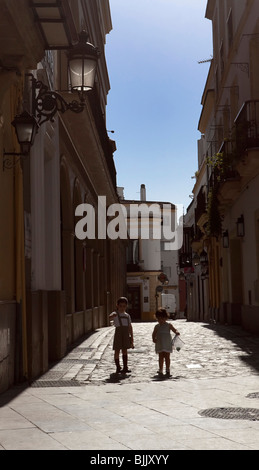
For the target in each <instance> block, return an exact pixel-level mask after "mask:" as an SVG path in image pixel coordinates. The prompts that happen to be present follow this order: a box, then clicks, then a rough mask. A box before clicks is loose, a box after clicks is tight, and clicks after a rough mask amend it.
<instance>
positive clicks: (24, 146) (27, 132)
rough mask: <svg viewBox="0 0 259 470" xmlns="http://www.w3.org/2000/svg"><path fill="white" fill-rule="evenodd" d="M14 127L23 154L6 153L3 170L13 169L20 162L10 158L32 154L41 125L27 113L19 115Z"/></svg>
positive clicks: (14, 121) (15, 119) (13, 124)
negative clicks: (31, 150)
mask: <svg viewBox="0 0 259 470" xmlns="http://www.w3.org/2000/svg"><path fill="white" fill-rule="evenodd" d="M12 126H14V128H15V132H16V136H17V140H18V142H19V144H20V147H21V152H20V153H15V152H10V153H8V152H4V158H3V169H7V168H9V169H10V168H13V167H14V165H16V163H18V162H19V159H17V160H15V161H12V160H11V159H10V158H9V156H11V155H12V156H19V157H26V156H27V155H28V154H29V153H30V149H31V146H32V145H33V142H34V139H35V135H36V133H37V132H38V128H39V124H38V123H37V121H36V119H35V118H34V116H32V115H31V114H29V113H28V112H27V111H24V112H23V113H22V114H19V115H17V116H16V117H15V118H14V120H13V122H12Z"/></svg>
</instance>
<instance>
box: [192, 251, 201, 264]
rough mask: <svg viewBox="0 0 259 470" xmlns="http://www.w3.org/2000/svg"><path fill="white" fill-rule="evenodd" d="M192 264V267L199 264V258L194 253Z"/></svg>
mask: <svg viewBox="0 0 259 470" xmlns="http://www.w3.org/2000/svg"><path fill="white" fill-rule="evenodd" d="M192 263H193V265H194V266H198V265H199V264H200V257H199V255H198V253H195V254H194V255H193V257H192Z"/></svg>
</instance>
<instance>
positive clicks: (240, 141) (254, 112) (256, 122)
mask: <svg viewBox="0 0 259 470" xmlns="http://www.w3.org/2000/svg"><path fill="white" fill-rule="evenodd" d="M235 128H236V151H237V156H238V157H239V158H242V157H243V155H244V153H246V151H247V150H249V149H254V148H259V100H252V101H246V102H245V103H244V104H243V106H242V108H241V110H240V111H239V113H238V115H237V117H236V119H235Z"/></svg>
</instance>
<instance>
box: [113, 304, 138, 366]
mask: <svg viewBox="0 0 259 470" xmlns="http://www.w3.org/2000/svg"><path fill="white" fill-rule="evenodd" d="M127 306H128V300H127V299H126V297H120V298H119V299H118V301H117V311H115V312H112V313H111V314H110V317H109V318H110V320H113V323H114V326H115V333H114V340H113V350H114V361H115V364H116V372H117V373H119V372H122V373H123V374H125V373H127V372H131V371H130V370H129V369H128V349H130V348H134V344H133V328H132V324H131V317H130V315H129V314H128V313H127V312H126V308H127ZM120 351H122V361H123V369H122V370H121V367H120Z"/></svg>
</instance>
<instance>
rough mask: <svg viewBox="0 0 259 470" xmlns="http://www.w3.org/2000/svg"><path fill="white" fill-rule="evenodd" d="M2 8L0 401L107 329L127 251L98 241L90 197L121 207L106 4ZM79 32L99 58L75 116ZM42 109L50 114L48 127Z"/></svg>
mask: <svg viewBox="0 0 259 470" xmlns="http://www.w3.org/2000/svg"><path fill="white" fill-rule="evenodd" d="M17 3H19V9H18V8H17ZM0 7H1V11H2V13H1V32H0V85H1V86H0V148H1V158H2V165H1V171H0V187H1V198H0V199H1V201H0V224H1V232H0V237H1V238H0V239H1V244H0V338H1V341H0V391H3V390H5V389H6V388H8V387H9V386H11V385H12V384H14V383H16V382H19V381H22V380H33V378H35V377H37V376H39V375H40V374H42V373H43V372H45V371H46V370H48V368H49V366H50V364H51V363H52V362H53V361H56V360H58V359H60V358H61V357H63V356H64V355H65V353H66V351H67V350H68V349H69V348H70V347H71V345H72V344H73V343H75V341H77V340H78V339H79V338H81V337H82V336H83V335H85V334H86V333H88V332H90V331H92V330H94V329H96V328H98V327H102V326H106V325H107V324H108V315H109V313H110V311H112V310H113V309H114V305H115V304H116V299H117V297H119V296H120V295H123V294H125V293H126V263H125V262H124V260H125V250H126V246H125V241H124V240H110V239H109V238H108V237H103V238H102V239H99V238H98V197H99V196H105V197H106V200H107V205H110V204H113V203H116V202H118V194H117V189H116V169H115V165H114V161H113V152H114V151H115V149H116V146H115V142H113V141H111V140H110V139H109V137H108V135H107V131H106V124H105V109H106V104H107V94H108V92H109V89H110V82H109V76H108V70H107V64H106V60H105V43H106V35H107V34H108V33H109V32H110V31H111V29H112V22H111V14H110V6H109V1H108V0H87V1H78V0H73V1H69V0H62V1H61V2H48V1H45V2H44V3H39V2H36V1H34V2H27V1H23V0H19V2H17V1H15V0H11V1H9V0H8V1H6V0H1V2H0ZM82 30H86V31H87V32H88V35H89V39H88V40H89V42H90V43H92V44H94V45H95V46H96V47H98V49H99V51H100V58H99V60H98V66H97V72H96V77H95V84H94V88H93V89H92V90H90V91H89V92H87V94H86V97H85V102H84V107H83V110H82V109H80V112H73V111H72V110H71V106H72V107H75V105H74V102H75V100H77V102H79V98H78V97H77V95H74V94H72V93H71V88H70V82H69V75H68V60H67V50H68V49H71V47H73V45H75V44H76V43H78V40H79V33H80V31H82ZM35 87H36V94H35V95H34V93H35V89H34V88H35ZM44 87H47V89H48V90H50V91H53V92H54V94H53V95H47V97H46V98H44V95H41V96H43V100H42V103H41V104H42V108H41V109H40V111H39V108H37V109H35V99H34V98H35V96H37V93H39V94H40V93H41V91H42V90H44ZM56 91H57V92H58V98H57V97H56V95H55V92H56ZM53 96H55V100H56V98H57V100H56V101H55V103H56V104H55V106H56V109H54V111H53ZM44 100H45V101H44ZM64 103H66V105H64ZM71 103H72V105H71ZM37 104H39V101H37ZM55 106H54V108H55ZM42 109H45V110H46V109H47V110H48V111H49V113H50V115H49V116H48V117H47V118H46V115H43V112H42ZM23 111H27V112H28V113H30V115H33V116H34V117H35V119H36V120H37V122H38V132H37V134H36V137H35V140H34V144H33V145H32V147H31V150H30V154H29V155H28V156H26V157H24V156H15V155H14V154H15V153H17V154H18V153H21V150H20V146H19V145H18V142H17V137H16V135H15V130H14V127H13V126H12V125H11V123H12V122H13V120H14V118H15V116H16V115H20V114H21V113H22V112H23ZM40 113H41V115H40ZM43 118H44V119H43ZM45 118H46V119H45ZM11 153H13V154H12V155H9V154H11ZM7 154H8V155H7ZM81 204H88V205H91V207H92V208H93V210H94V211H95V212H96V231H95V234H96V236H95V237H92V239H89V238H87V237H81V238H78V237H77V236H76V231H75V227H76V224H77V222H78V220H79V219H80V217H78V216H77V215H76V209H77V207H78V206H80V205H81Z"/></svg>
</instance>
